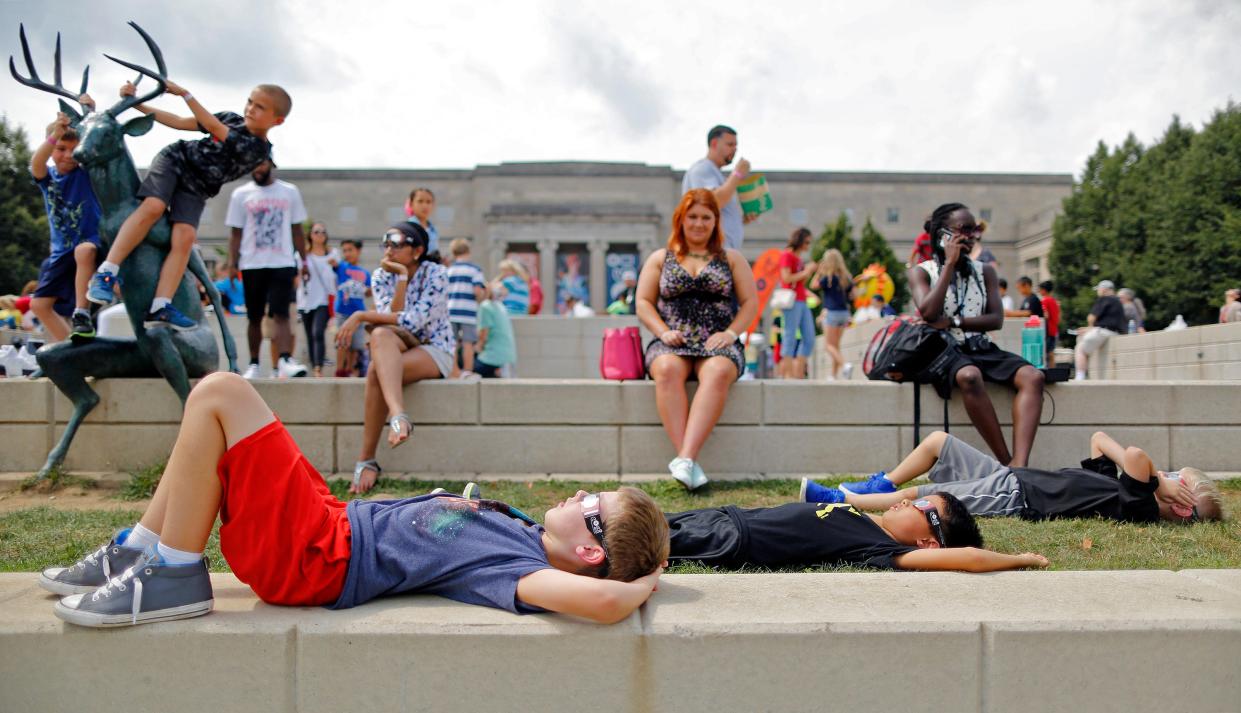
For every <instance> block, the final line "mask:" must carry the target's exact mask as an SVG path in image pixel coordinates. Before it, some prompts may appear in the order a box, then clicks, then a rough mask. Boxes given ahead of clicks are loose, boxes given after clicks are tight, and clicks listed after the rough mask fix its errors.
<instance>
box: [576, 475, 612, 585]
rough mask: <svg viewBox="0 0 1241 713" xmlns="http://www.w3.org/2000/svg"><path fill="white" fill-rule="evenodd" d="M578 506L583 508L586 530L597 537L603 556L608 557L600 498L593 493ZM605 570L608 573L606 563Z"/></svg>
mask: <svg viewBox="0 0 1241 713" xmlns="http://www.w3.org/2000/svg"><path fill="white" fill-rule="evenodd" d="M578 504H579V505H580V506H581V508H582V519H584V520H585V521H586V529H587V530H590V534H592V535H594V536H595V540H596V541H598V542H599V546H600V547H602V548H603V555H604V556H605V557H608V556H609V554H608V541H607V538H606V537H605V536H604V534H603V518H601V517H599V496H598V495H597V494H595V493H591V494H589V495H587V496H586V497H584V498H582V501H581V502H580V503H578ZM604 568H605V573H606V568H607V564H606V563H605V564H604Z"/></svg>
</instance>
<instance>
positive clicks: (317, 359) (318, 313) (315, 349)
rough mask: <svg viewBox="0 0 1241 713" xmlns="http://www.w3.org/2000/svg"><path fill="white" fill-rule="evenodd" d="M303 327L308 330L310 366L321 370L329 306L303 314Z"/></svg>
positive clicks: (307, 348)
mask: <svg viewBox="0 0 1241 713" xmlns="http://www.w3.org/2000/svg"><path fill="white" fill-rule="evenodd" d="M302 326H303V327H305V328H306V351H307V352H308V353H309V354H310V365H311V366H313V367H315V368H316V369H321V368H323V355H324V349H325V348H326V347H325V346H324V341H323V340H324V335H325V334H327V305H322V306H320V307H315V308H314V309H312V310H310V311H309V312H302Z"/></svg>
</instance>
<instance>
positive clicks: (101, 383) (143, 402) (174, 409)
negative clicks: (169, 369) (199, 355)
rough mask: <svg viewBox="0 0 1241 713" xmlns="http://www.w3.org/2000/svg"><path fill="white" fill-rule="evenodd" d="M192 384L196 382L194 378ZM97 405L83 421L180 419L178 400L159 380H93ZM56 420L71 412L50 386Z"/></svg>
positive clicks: (61, 396)
mask: <svg viewBox="0 0 1241 713" xmlns="http://www.w3.org/2000/svg"><path fill="white" fill-rule="evenodd" d="M193 383H197V381H196V380H195V381H194V382H193ZM91 387H92V388H93V389H94V390H95V393H97V394H99V405H98V406H96V407H95V409H94V410H93V411H91V412H90V415H89V416H87V417H86V422H87V423H165V422H169V421H171V422H175V423H179V422H180V421H181V399H179V398H177V392H175V391H173V390H172V387H171V386H169V385H168V382H166V381H164V380H163V379H96V380H95V381H93V382H92V383H91ZM52 390H53V392H54V393H55V414H56V421H57V423H64V422H65V421H66V420H68V418H69V416H70V415H71V414H72V413H73V404H72V403H70V401H69V399H67V398H65V396H64V394H62V393H60V391H59V390H58V389H56V387H55V386H54V385H53V386H52Z"/></svg>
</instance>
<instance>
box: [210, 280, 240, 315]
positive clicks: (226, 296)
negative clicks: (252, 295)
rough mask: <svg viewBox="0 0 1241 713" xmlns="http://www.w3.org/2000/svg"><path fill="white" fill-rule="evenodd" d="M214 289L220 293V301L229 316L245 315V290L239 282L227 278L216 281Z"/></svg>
mask: <svg viewBox="0 0 1241 713" xmlns="http://www.w3.org/2000/svg"><path fill="white" fill-rule="evenodd" d="M215 288H216V290H218V291H219V292H220V299H221V300H223V302H224V305H225V307H224V308H225V309H226V310H228V313H229V314H245V313H246V290H245V288H244V287H242V285H241V280H239V279H237V278H229V277H226V278H224V279H222V280H216V281H215Z"/></svg>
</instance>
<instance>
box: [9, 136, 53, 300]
mask: <svg viewBox="0 0 1241 713" xmlns="http://www.w3.org/2000/svg"><path fill="white" fill-rule="evenodd" d="M47 236H48V232H47V213H46V212H45V210H44V207H43V196H42V194H41V193H40V192H39V188H38V186H36V185H35V184H34V182H33V181H32V180H31V178H30V147H29V146H28V145H27V144H26V132H24V131H23V130H22V129H21V127H20V126H13V125H10V124H9V121H8V118H7V117H5V116H2V115H0V294H16V293H17V292H19V291H20V290H21V288H22V286H23V285H25V284H26V282H28V281H30V280H33V279H35V278H37V277H38V276H39V264H40V263H41V262H42V261H43V259H44V258H46V257H47V254H48V238H47Z"/></svg>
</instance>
